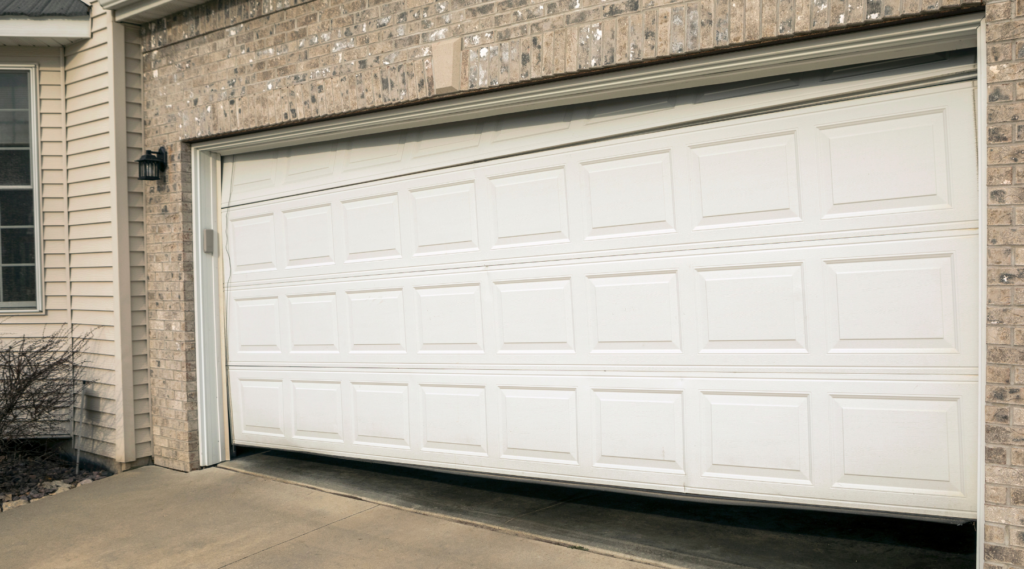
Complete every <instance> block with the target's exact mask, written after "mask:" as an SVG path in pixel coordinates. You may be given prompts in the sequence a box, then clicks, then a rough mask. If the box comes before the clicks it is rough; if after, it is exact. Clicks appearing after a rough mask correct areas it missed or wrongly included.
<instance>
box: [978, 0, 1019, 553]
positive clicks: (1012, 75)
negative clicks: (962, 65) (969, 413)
mask: <svg viewBox="0 0 1024 569" xmlns="http://www.w3.org/2000/svg"><path fill="white" fill-rule="evenodd" d="M986 36H987V38H986V42H987V45H986V46H985V47H986V52H987V59H988V62H987V63H988V67H987V81H988V97H987V115H988V116H987V122H988V133H987V136H988V140H987V144H988V157H987V158H988V203H989V207H988V225H989V230H988V245H989V249H988V267H989V268H988V277H987V278H988V306H989V308H988V311H987V318H988V329H987V332H988V335H987V343H988V367H987V377H988V385H987V386H986V394H987V396H986V413H985V421H986V425H985V442H986V447H985V451H986V452H985V462H986V465H985V521H986V526H985V568H986V569H995V568H997V567H998V568H1003V567H1006V568H1009V567H1024V390H1022V388H1021V387H1018V386H1019V385H1020V384H1021V383H1024V286H1022V285H1024V166H1022V165H1019V164H1022V162H1024V3H1022V2H1018V1H1003V2H991V3H988V4H987V5H986Z"/></svg>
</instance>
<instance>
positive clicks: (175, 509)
mask: <svg viewBox="0 0 1024 569" xmlns="http://www.w3.org/2000/svg"><path fill="white" fill-rule="evenodd" d="M0 566H2V567H4V568H5V569H16V568H22V567H26V568H28V567H31V568H49V567H61V568H64V567H89V568H105V567H153V568H156V567H172V568H184V567H197V568H201V567H210V568H218V567H232V568H237V569H243V568H253V567H273V568H289V567H301V568H304V569H306V568H314V567H373V568H382V569H384V568H390V567H394V568H403V569H408V568H419V567H423V568H427V567H429V568H440V567H488V568H496V567H509V568H514V567H523V568H536V567H567V568H577V567H578V568H587V569H628V568H642V567H650V565H645V564H640V563H635V562H632V561H629V560H625V559H620V558H613V557H609V556H605V555H600V554H596V553H592V552H589V551H581V550H576V549H571V548H569V547H564V546H560V545H554V544H551V543H545V542H543V541H537V540H533V539H527V538H525V537H520V536H516V535H510V534H508V533H500V532H495V531H489V530H487V529H483V528H480V527H474V526H472V525H466V524H463V523H457V522H454V521H448V520H444V519H440V518H438V517H434V516H427V515H422V514H417V513H412V512H408V511H404V510H399V509H395V508H391V507H388V506H381V505H375V504H373V503H369V502H364V501H360V500H355V499H351V498H345V497H341V496H336V495H332V494H327V493H324V492H320V491H317V490H312V489H308V488H303V487H301V486H296V485H292V484H285V483H282V482H276V481H273V480H268V479H265V478H259V477H255V476H251V475H248V474H241V473H238V472H232V471H229V470H225V469H221V468H209V469H206V470H202V471H199V472H193V473H191V474H181V473H178V472H174V471H171V470H167V469H164V468H159V467H155V466H148V467H144V468H140V469H138V470H132V471H129V472H126V473H124V474H119V475H117V476H112V477H110V478H107V479H104V480H100V481H98V482H95V483H93V484H90V485H87V486H84V487H82V488H77V489H75V490H73V491H71V492H65V493H63V494H60V495H57V496H53V497H50V498H47V499H45V500H41V501H39V502H37V503H33V504H29V505H28V506H24V507H21V508H17V509H15V510H11V511H10V512H5V513H3V514H0Z"/></svg>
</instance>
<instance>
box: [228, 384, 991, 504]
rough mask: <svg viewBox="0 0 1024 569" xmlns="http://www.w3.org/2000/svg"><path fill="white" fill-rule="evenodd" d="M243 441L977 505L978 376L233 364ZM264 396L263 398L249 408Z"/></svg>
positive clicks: (749, 490) (789, 496)
mask: <svg viewBox="0 0 1024 569" xmlns="http://www.w3.org/2000/svg"><path fill="white" fill-rule="evenodd" d="M230 378H231V385H232V392H233V394H235V396H236V397H237V396H239V395H240V396H241V399H240V401H242V405H240V406H235V407H233V421H234V422H235V424H236V425H242V426H243V428H237V429H236V430H235V435H234V440H235V442H236V443H238V444H255V445H258V446H269V447H274V448H292V449H306V450H312V451H317V452H323V453H327V454H336V455H341V456H355V457H362V458H371V457H376V458H378V459H386V460H393V461H398V462H405V463H412V464H420V465H425V466H434V467H445V468H453V469H471V470H476V471H481V472H490V473H496V474H505V475H513V476H526V477H543V478H551V479H556V480H575V481H591V482H595V483H600V484H608V485H613V486H623V487H637V488H647V489H652V490H668V491H680V490H681V489H685V490H686V491H688V492H696V493H701V494H709V495H718V496H734V497H748V498H756V499H767V500H779V499H785V500H786V501H790V502H795V503H804V504H831V505H834V506H840V507H850V508H866V509H875V510H890V509H897V510H900V511H908V512H916V513H927V514H938V515H943V514H945V515H957V513H959V515H964V514H965V513H968V512H971V511H973V508H974V500H973V494H974V492H975V490H976V487H977V479H976V474H975V469H974V468H972V467H971V466H970V464H969V462H968V461H967V459H966V458H965V457H970V456H972V455H973V453H974V452H976V451H977V447H976V438H977V437H976V435H977V417H976V414H977V413H976V411H975V408H976V402H977V394H976V383H975V382H973V381H962V376H961V377H956V376H945V377H943V376H932V377H930V378H928V380H925V381H906V380H905V378H902V377H900V376H896V375H894V376H888V377H875V378H873V379H846V378H841V377H838V376H836V375H822V376H816V375H811V376H807V377H804V378H801V379H784V378H782V377H771V378H770V377H767V376H764V377H748V378H746V379H737V378H735V377H733V378H724V377H722V378H709V377H699V376H695V377H680V376H676V377H672V376H669V375H667V374H660V375H658V374H634V375H630V376H615V375H589V374H579V373H577V374H567V375H554V374H522V373H516V374H489V373H486V372H463V373H459V374H445V373H437V374H433V373H425V372H416V371H408V372H399V371H375V372H366V371H360V370H351V369H337V370H332V371H322V370H317V371H303V370H294V369H290V370H288V369H283V368H282V369H279V370H266V369H263V370H248V369H232V370H231V371H230ZM250 405H252V406H254V408H253V409H249V408H248V407H249V406H250Z"/></svg>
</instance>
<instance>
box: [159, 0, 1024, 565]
mask: <svg viewBox="0 0 1024 569" xmlns="http://www.w3.org/2000/svg"><path fill="white" fill-rule="evenodd" d="M1019 1H1022V2H1024V0H1019ZM1022 6H1024V4H1022ZM979 7H980V5H979V4H977V3H963V4H962V3H961V2H960V1H959V0H689V1H675V0H625V1H612V0H606V1H601V0H554V1H551V2H547V3H540V2H530V1H529V0H501V1H497V2H490V1H486V0H398V1H394V2H376V1H373V0H348V1H343V0H274V1H271V0H215V1H213V2H209V3H207V4H204V5H201V6H198V7H196V8H193V9H189V10H186V11H183V12H180V13H178V14H175V15H172V16H169V17H167V18H164V19H161V20H158V21H156V22H153V23H150V24H147V25H146V26H144V28H143V44H144V56H143V73H144V84H143V85H144V100H145V133H146V144H145V146H146V148H150V149H155V148H158V147H160V146H166V147H167V150H168V151H169V153H170V155H171V156H170V166H169V169H168V172H167V176H166V180H165V181H164V182H162V183H159V184H152V183H150V184H151V185H149V186H148V187H147V205H146V207H147V218H146V220H147V230H146V231H147V246H148V251H147V261H146V262H147V271H148V278H149V281H148V287H149V288H148V307H149V336H150V370H151V372H150V373H151V401H152V414H153V443H154V451H153V452H154V458H155V462H156V463H157V464H160V465H163V466H167V467H170V468H175V469H179V470H186V471H187V470H191V469H195V468H197V467H198V418H197V410H196V367H195V336H194V318H195V312H194V311H195V308H194V304H193V298H194V296H193V295H194V290H193V278H194V275H193V267H192V256H191V251H192V224H191V205H192V204H191V191H192V188H191V185H190V176H191V170H190V166H189V152H188V145H187V144H186V142H184V141H194V140H196V139H199V138H205V137H210V136H217V135H225V134H233V133H240V132H244V131H249V130H256V129H266V128H272V127H277V126H284V125H287V124H295V123H297V122H303V121H308V120H313V119H319V118H327V117H336V116H342V115H345V114H351V113H359V112H368V111H372V110H377V109H380V108H384V107H388V106H394V105H403V104H409V103H410V102H415V101H420V100H425V99H431V98H437V96H436V95H435V94H434V93H433V85H432V82H431V76H432V75H431V73H430V65H431V57H432V52H431V44H432V43H434V42H438V41H441V40H448V39H460V40H461V43H462V51H461V57H462V77H461V87H462V92H466V91H481V90H485V89H494V88H500V87H503V86H507V85H512V84H526V83H530V82H535V81H542V80H550V79H556V78H559V77H570V76H575V75H579V74H582V73H591V72H595V71H602V70H606V69H620V68H623V67H625V66H630V65H638V64H646V63H651V62H662V61H669V60H671V59H677V58H682V57H693V56H694V55H695V54H696V55H702V54H705V53H712V52H715V51H721V50H724V49H733V48H736V47H738V46H747V45H759V44H766V43H774V42H780V41H793V40H794V39H798V38H802V37H811V36H814V35H821V34H825V33H834V32H836V31H840V30H851V29H864V28H865V27H868V26H877V25H891V24H895V23H900V22H901V21H912V20H919V19H922V18H930V17H937V16H943V15H948V14H955V13H960V12H963V11H968V10H977V9H979ZM1017 10H1018V8H1017V7H1016V1H1012V0H1011V1H1008V2H1002V3H998V4H995V3H994V4H990V5H989V7H988V12H989V17H990V19H991V20H992V22H993V26H992V28H991V31H990V34H991V35H992V39H991V41H993V42H998V43H993V46H992V49H991V50H990V56H989V57H990V58H991V59H992V61H993V67H992V68H991V71H990V72H991V75H992V78H991V79H990V80H991V81H992V82H993V83H992V85H993V87H992V90H991V93H990V97H991V98H992V99H993V101H994V102H993V103H992V104H991V109H992V111H991V113H990V114H992V115H993V117H994V118H993V119H992V126H993V130H992V133H991V137H992V140H993V147H992V155H991V156H992V157H991V159H990V160H993V161H994V163H998V164H1002V163H1005V164H1007V165H1006V166H1001V167H993V168H992V169H991V171H990V175H989V178H990V183H991V184H993V186H994V187H993V200H994V201H998V200H1002V203H1000V204H999V205H997V206H993V209H992V215H991V217H992V218H993V221H992V223H993V232H994V233H993V235H994V237H993V238H994V239H998V240H1002V241H1000V243H1005V246H1002V247H993V255H992V257H991V259H992V260H991V263H992V264H993V266H994V268H995V271H996V272H995V273H994V274H993V276H991V279H992V280H991V282H992V284H993V287H992V291H993V295H994V296H993V302H994V303H995V304H1000V305H1003V306H1004V308H1002V309H997V312H998V310H1002V312H998V313H999V314H1000V315H1003V316H1000V317H1005V319H1006V321H1005V323H1002V321H1000V325H998V326H993V327H992V329H991V331H990V338H994V340H993V342H1001V343H1002V344H1005V346H994V347H993V353H992V355H991V356H990V357H991V358H993V361H996V360H998V363H1000V364H1004V365H999V366H992V370H991V371H990V376H991V377H990V381H992V382H995V383H997V384H998V385H994V386H993V389H992V390H990V397H991V398H992V400H993V401H996V400H999V399H1001V400H1003V403H998V404H993V406H992V407H991V410H990V412H989V415H988V416H989V422H990V423H991V429H993V430H992V432H991V433H990V435H989V436H990V441H991V442H992V443H993V446H992V447H991V449H990V451H989V455H988V456H989V460H990V461H991V462H996V463H1001V464H1002V465H1003V466H1002V467H997V466H992V467H991V468H992V471H991V472H990V476H991V477H993V479H992V484H990V486H989V490H990V492H989V494H990V495H989V499H990V500H992V501H993V502H998V503H1000V504H1009V503H1011V501H1013V503H1020V504H1022V506H1024V426H1022V427H1016V428H1015V427H1012V426H1011V422H1013V421H1018V420H1019V421H1020V423H1021V424H1022V425H1024V407H1021V408H1020V409H1019V411H1020V415H1019V417H1018V415H1015V414H1012V413H1011V412H1010V405H1009V404H1010V403H1011V402H1013V401H1017V400H1018V398H1020V397H1021V394H1020V393H1017V392H1016V391H1015V390H1014V389H1012V388H1010V387H1009V385H1003V384H1011V383H1012V381H1013V373H1012V369H1011V367H1010V364H1013V363H1016V362H1017V361H1020V362H1021V363H1022V364H1024V351H1021V352H1020V353H1019V354H1018V352H1017V350H1022V348H1014V347H1013V344H1014V342H1016V343H1018V344H1021V345H1024V333H1022V334H1015V330H1013V329H1011V328H1010V326H1012V324H1013V321H1012V319H1013V318H1021V319H1022V320H1021V321H1022V322H1024V316H1020V317H1018V316H1017V314H1021V315H1024V287H1022V288H1021V292H1020V293H1016V294H1015V291H1014V290H1013V287H1012V283H1013V280H1014V279H1018V278H1022V279H1024V268H1022V269H1021V270H1020V272H1019V273H1018V272H1015V271H1014V270H1012V269H1013V267H1012V265H1013V258H1014V252H1013V250H1012V249H1013V248H1012V247H1011V246H1010V245H1011V244H1013V243H1020V244H1022V245H1024V237H1022V238H1018V239H1017V241H1014V235H1015V233H1013V231H1014V228H1012V227H1002V226H1000V227H995V225H998V224H1004V225H1010V224H1012V223H1014V222H1015V221H1016V212H1014V211H1013V206H1012V204H1013V203H1022V204H1024V183H1022V186H1021V188H1018V189H1017V190H1016V191H1014V187H1013V186H1012V184H1013V183H1014V181H1015V180H1016V176H1017V173H1016V171H1015V170H1014V168H1013V166H1012V164H1014V163H1015V162H1016V161H1017V160H1018V159H1019V158H1018V157H1024V144H1022V145H1020V146H1017V145H1014V144H1013V140H1014V139H1015V138H1024V123H1022V127H1021V130H1020V134H1018V132H1017V130H1016V129H1015V128H1014V127H1013V125H1012V124H1010V122H1009V121H1012V120H1015V119H1016V118H1017V114H1018V113H1019V114H1021V116H1022V118H1024V107H1019V109H1020V110H1017V109H1018V107H1016V106H1015V105H1017V104H1018V103H1014V102H1013V100H1014V99H1015V97H1016V96H1017V95H1016V91H1017V90H1018V89H1021V90H1022V97H1024V43H1022V45H1021V46H1018V45H1017V43H1016V42H1015V41H1014V39H1015V38H1018V37H1020V38H1022V39H1024V20H1022V21H1021V22H1020V23H1019V24H1017V23H1015V22H1013V21H1006V22H1003V20H1008V19H1009V18H1011V17H1012V16H1013V15H1014V14H1015V13H1016V11H1017ZM1020 11H1021V12H1022V14H1024V8H1021V9H1020ZM1018 50H1020V52H1021V55H1022V63H1015V62H1013V61H1012V60H1013V58H1014V57H1016V54H1017V53H1018ZM1018 81H1020V82H1021V83H1020V85H1019V86H1018V83H1017V82H1018ZM456 94H458V93H456ZM446 96H450V95H446ZM1001 109H1002V110H1001ZM1021 172H1022V173H1024V170H1021ZM1003 185H1005V186H1006V187H1003ZM995 186H998V187H995ZM999 192H1002V193H999ZM1015 200H1016V201H1015ZM1003 204H1006V205H1003ZM1021 211H1022V214H1024V208H1022V210H1021ZM1021 220H1022V223H1024V215H1021ZM1021 235H1022V236H1024V231H1022V234H1021ZM1021 264H1022V265H1024V257H1022V261H1021ZM1002 265H1006V266H1002ZM1004 273H1006V274H1008V275H1009V276H1008V277H1006V278H1008V279H1010V280H1008V281H1005V282H1004V281H1003V280H1002V279H1003V277H1002V276H1001V275H1003V274H1004ZM1018 298H1019V300H1018ZM1014 303H1016V304H1019V305H1020V306H1021V308H1017V309H1013V308H1010V306H1011V305H1013V304H1014ZM1022 326H1024V324H1022ZM1021 330H1022V331H1024V327H1022V328H1021ZM1022 377H1024V376H1022ZM1015 429H1016V430H1015ZM1015 443H1019V444H1021V447H1020V448H1019V449H1018V452H1012V449H1011V448H1010V447H1009V446H1008V445H1012V444H1015ZM1011 461H1012V464H1013V465H1014V466H1011ZM1015 465H1022V468H1020V469H1017V468H1016V466H1015ZM1009 486H1015V487H1019V490H1017V491H1016V492H1008V491H1007V487H1009ZM1018 493H1019V494H1020V495H1019V496H1018ZM991 515H992V516H993V518H992V519H993V520H1004V519H1005V521H1006V523H1013V524H1015V525H1016V526H1020V529H1021V530H1022V531H1021V532H1020V535H1018V534H1017V533H1013V532H1009V531H1008V530H1006V526H997V525H992V526H990V528H988V529H987V530H986V536H987V537H988V538H989V541H991V542H992V545H991V546H990V548H989V549H990V552H989V553H987V555H990V556H991V557H992V559H993V561H996V560H1000V561H1012V562H1014V563H1018V564H1020V565H1021V566H1022V567H1024V507H1022V508H1021V509H1019V510H1018V509H1015V508H1014V507H1012V506H1007V505H1004V506H1001V507H994V509H993V510H992V511H991ZM1014 516H1016V517H1014ZM999 528H1002V529H999ZM1011 533H1013V535H1010V534H1011ZM1010 543H1017V544H1020V545H1021V546H1022V549H1015V548H1013V547H1011V546H1010V545H1009V544H1010ZM997 544H998V545H997ZM1001 566H1002V565H1000V564H999V563H996V564H994V565H992V567H1001Z"/></svg>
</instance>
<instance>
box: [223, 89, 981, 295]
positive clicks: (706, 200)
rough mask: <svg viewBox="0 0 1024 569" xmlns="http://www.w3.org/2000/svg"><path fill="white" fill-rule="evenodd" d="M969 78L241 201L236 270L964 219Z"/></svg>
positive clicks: (315, 271) (612, 248) (721, 239)
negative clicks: (403, 176)
mask: <svg viewBox="0 0 1024 569" xmlns="http://www.w3.org/2000/svg"><path fill="white" fill-rule="evenodd" d="M972 93H973V91H972V89H971V87H970V86H961V85H954V86H944V87H938V88H932V89H927V90H921V91H919V92H913V94H911V95H908V94H902V93H901V94H899V95H887V96H883V97H877V98H873V99H872V101H874V102H872V103H865V102H843V103H834V104H831V105H823V106H821V107H812V108H811V109H800V110H796V111H787V112H785V113H778V114H772V115H765V116H763V117H749V118H744V119H737V120H734V121H725V122H723V123H716V124H715V125H713V126H712V125H707V126H700V127H693V128H690V129H681V130H678V131H669V132H666V133H657V134H650V135H645V136H643V137H633V138H630V139H628V140H626V141H613V142H601V143H593V144H589V145H585V146H583V147H574V148H571V149H567V150H558V151H549V152H546V153H539V154H537V155H531V156H529V157H520V158H507V159H502V160H497V161H494V162H493V163H487V164H484V165H480V166H466V167H461V168H454V169H451V170H450V171H446V172H443V173H438V174H424V175H418V176H414V177H410V178H408V179H401V180H397V181H387V182H382V183H375V184H368V185H362V186H356V187H346V188H342V189H335V190H327V191H323V192H318V193H314V194H305V195H301V196H295V197H288V198H281V199H279V200H274V201H271V202H266V203H261V204H254V205H249V206H244V207H235V208H230V209H229V210H227V213H226V216H227V219H226V224H227V226H228V240H227V258H228V261H229V263H230V274H231V282H232V284H242V283H250V282H251V283H255V282H261V281H266V280H278V279H291V280H295V281H301V280H303V279H306V278H310V277H319V276H333V275H339V274H360V273H365V272H367V271H381V270H383V271H388V270H413V269H422V268H434V267H436V266H438V265H439V264H452V265H473V264H479V263H481V262H485V261H486V262H487V263H489V264H490V263H502V262H508V263H511V262H522V261H524V260H529V259H533V258H535V257H538V256H545V257H551V258H556V259H557V258H573V257H578V256H580V255H588V256H600V255H606V254H609V253H611V252H616V253H621V252H623V251H631V252H636V253H640V252H644V251H664V250H680V249H682V250H687V249H698V248H706V247H711V246H721V245H726V244H727V245H734V244H743V243H759V242H767V241H776V242H780V241H783V240H788V241H792V240H801V239H818V238H826V237H845V236H854V235H871V234H876V235H877V234H884V233H892V232H895V231H901V232H902V231H903V230H904V228H906V227H915V226H924V225H930V226H932V227H935V226H936V225H937V224H946V225H945V226H946V227H951V228H952V227H970V226H971V225H972V224H971V223H969V222H971V221H972V220H975V219H977V204H976V203H975V202H976V200H975V199H974V197H975V195H976V191H977V188H976V185H977V176H976V167H975V165H974V156H975V155H976V152H975V149H974V146H973V142H972V141H973V140H974V132H973V129H974V117H973V111H972V109H973V94H972ZM890 135H891V136H890ZM876 138H877V139H878V140H877V141H876ZM890 138H891V139H892V140H899V141H902V142H900V144H898V145H896V146H892V143H891V142H889V140H890ZM883 139H884V140H883ZM904 143H906V144H904ZM878 148H884V149H885V150H884V152H881V153H879V152H878ZM897 171H898V172H897ZM328 223H330V227H329V226H328Z"/></svg>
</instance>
